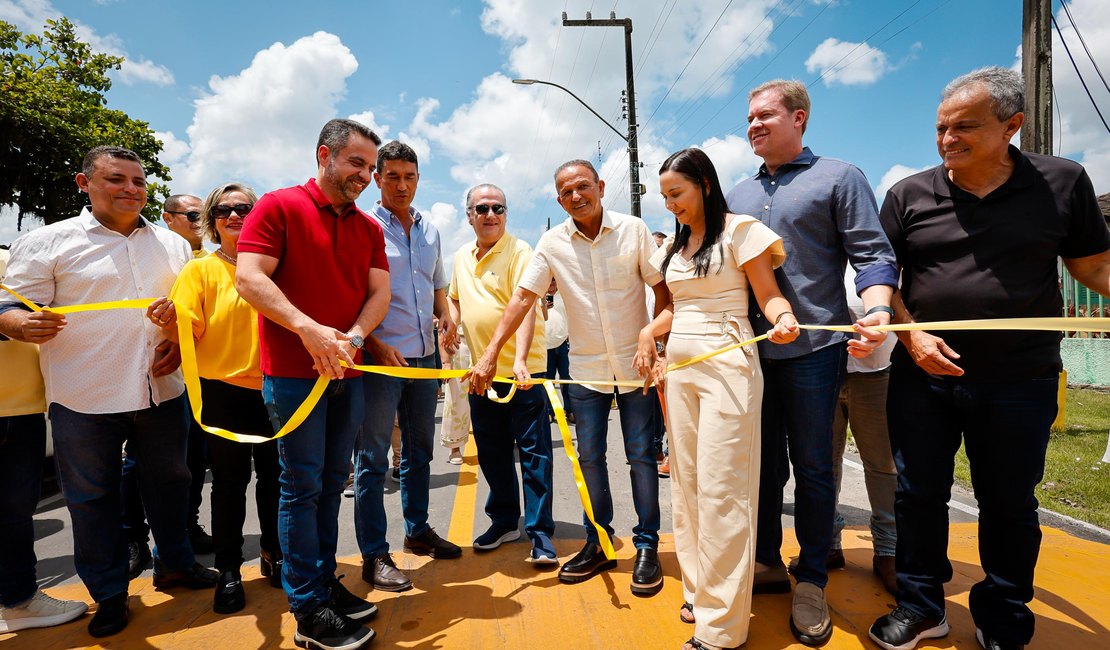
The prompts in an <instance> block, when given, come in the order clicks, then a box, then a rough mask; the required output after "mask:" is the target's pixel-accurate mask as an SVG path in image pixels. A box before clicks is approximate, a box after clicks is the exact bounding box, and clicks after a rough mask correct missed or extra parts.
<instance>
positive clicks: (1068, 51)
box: [1052, 16, 1110, 133]
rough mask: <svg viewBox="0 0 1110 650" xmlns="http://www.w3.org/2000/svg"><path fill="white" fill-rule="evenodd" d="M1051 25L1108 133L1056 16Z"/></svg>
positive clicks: (1107, 130) (1108, 130)
mask: <svg viewBox="0 0 1110 650" xmlns="http://www.w3.org/2000/svg"><path fill="white" fill-rule="evenodd" d="M1052 26H1053V27H1055V28H1056V34H1057V35H1058V36H1059V37H1060V43H1062V44H1063V45H1064V52H1067V54H1068V60H1069V61H1071V67H1073V68H1075V74H1077V75H1079V83H1081V84H1083V90H1085V91H1087V98H1088V99H1090V100H1091V106H1094V107H1095V112H1096V113H1098V119H1100V120H1102V126H1104V127H1105V128H1106V132H1107V133H1110V125H1108V124H1107V123H1106V118H1105V117H1103V116H1102V111H1100V110H1098V104H1097V103H1095V98H1094V95H1092V94H1091V90H1090V89H1089V88H1087V82H1086V81H1084V80H1083V73H1082V72H1080V71H1079V66H1078V65H1076V63H1075V59H1074V58H1072V55H1071V49H1070V48H1069V47H1068V42H1067V41H1065V40H1064V34H1063V33H1062V32H1061V31H1060V25H1059V24H1057V22H1056V16H1052Z"/></svg>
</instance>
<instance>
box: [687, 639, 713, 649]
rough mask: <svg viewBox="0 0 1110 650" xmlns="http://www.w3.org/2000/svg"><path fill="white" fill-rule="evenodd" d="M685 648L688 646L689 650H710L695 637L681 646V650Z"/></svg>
mask: <svg viewBox="0 0 1110 650" xmlns="http://www.w3.org/2000/svg"><path fill="white" fill-rule="evenodd" d="M686 646H690V650H710V648H708V647H707V646H705V644H703V643H702V642H701V641H698V639H697V637H690V640H689V641H687V642H686V643H685V644H683V646H682V648H683V650H685V648H686Z"/></svg>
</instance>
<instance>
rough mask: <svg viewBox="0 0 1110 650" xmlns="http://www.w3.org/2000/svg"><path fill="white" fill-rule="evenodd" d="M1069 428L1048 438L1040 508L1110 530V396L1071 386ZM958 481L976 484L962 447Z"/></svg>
mask: <svg viewBox="0 0 1110 650" xmlns="http://www.w3.org/2000/svg"><path fill="white" fill-rule="evenodd" d="M1066 418H1067V419H1066V420H1065V425H1066V426H1065V431H1064V432H1063V433H1053V434H1052V438H1051V439H1050V440H1049V442H1048V455H1047V457H1046V459H1045V469H1044V481H1042V482H1041V484H1040V485H1039V486H1038V487H1037V499H1038V500H1039V501H1040V502H1041V507H1043V508H1047V509H1048V510H1053V511H1055V512H1059V513H1062V514H1065V515H1068V516H1069V517H1075V518H1076V519H1080V520H1082V521H1086V522H1088V523H1092V524H1094V525H1096V526H1100V527H1102V528H1110V464H1108V463H1103V462H1102V454H1103V453H1105V451H1106V436H1107V431H1110V394H1108V393H1101V392H1098V391H1094V390H1084V389H1074V388H1069V389H1068V403H1067V416H1066ZM956 480H957V482H959V484H960V485H962V486H964V487H966V488H968V489H970V488H971V473H970V469H969V466H968V462H967V456H966V455H965V454H964V448H963V445H961V446H960V451H959V453H957V454H956Z"/></svg>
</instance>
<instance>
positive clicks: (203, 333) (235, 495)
mask: <svg viewBox="0 0 1110 650" xmlns="http://www.w3.org/2000/svg"><path fill="white" fill-rule="evenodd" d="M256 200H257V197H256V196H255V194H254V191H253V190H252V189H251V188H249V187H247V186H246V185H242V184H240V183H226V184H224V185H221V186H219V187H217V188H216V189H214V190H212V192H211V193H210V194H209V195H208V198H207V200H205V202H204V208H203V212H202V215H203V216H202V221H203V228H204V233H205V235H207V236H208V238H209V239H211V240H212V241H213V242H215V243H216V244H219V248H217V249H216V252H215V254H214V255H209V256H207V257H204V258H201V259H197V260H193V261H191V262H189V263H188V264H186V265H185V268H184V269H182V270H181V274H180V275H179V276H178V278H177V282H176V283H175V284H174V286H173V290H172V291H171V293H170V297H171V298H172V300H173V301H174V304H175V306H176V308H177V313H178V318H179V319H180V318H189V319H190V320H191V321H192V329H193V338H194V340H195V341H196V351H197V369H198V371H199V374H200V386H201V398H202V402H203V410H202V411H201V421H202V422H204V424H206V425H209V426H217V427H220V428H223V429H227V430H229V431H234V432H235V433H243V434H253V435H259V436H266V437H270V436H273V434H274V430H273V428H272V426H271V424H270V417H269V414H268V413H267V411H266V406H265V405H264V404H263V401H262V371H261V369H260V368H259V351H258V314H257V312H255V310H254V308H253V307H251V306H250V305H249V304H247V302H246V301H245V300H243V299H242V298H240V297H239V293H238V292H237V291H236V290H235V263H236V250H235V245H236V243H237V242H238V241H239V233H240V232H242V229H243V220H244V219H245V218H246V217H247V215H248V214H249V213H250V211H251V208H253V207H254V203H255V201H256ZM208 454H209V465H210V466H211V468H212V541H213V546H214V547H215V553H216V569H217V570H218V571H219V572H220V578H219V583H218V584H217V585H216V595H215V600H214V603H213V606H212V609H213V610H214V611H216V612H217V613H219V614H230V613H232V612H237V611H239V610H241V609H243V607H245V606H246V594H245V592H244V590H243V584H242V576H241V575H240V568H241V567H242V565H243V522H244V520H245V519H246V493H247V485H248V484H249V483H250V480H251V459H252V458H253V459H254V472H255V474H256V476H257V477H258V482H257V484H256V485H255V501H256V504H257V508H258V524H259V527H260V528H261V530H262V539H261V542H260V545H261V547H262V548H261V556H262V575H264V576H269V578H270V584H271V585H272V586H274V587H278V588H280V587H281V561H282V560H281V557H282V556H281V547H280V546H279V544H278V535H277V509H278V477H279V474H280V469H279V466H278V454H277V443H275V442H266V443H260V444H247V443H238V442H232V441H230V440H226V439H224V438H221V437H219V436H212V437H210V438H209V439H208Z"/></svg>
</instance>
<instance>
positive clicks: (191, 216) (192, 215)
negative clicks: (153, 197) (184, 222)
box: [166, 210, 200, 223]
mask: <svg viewBox="0 0 1110 650" xmlns="http://www.w3.org/2000/svg"><path fill="white" fill-rule="evenodd" d="M166 214H183V215H185V218H186V219H188V220H189V223H196V222H197V219H200V213H199V212H197V211H196V210H189V211H188V212H178V211H177V210H166Z"/></svg>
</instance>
